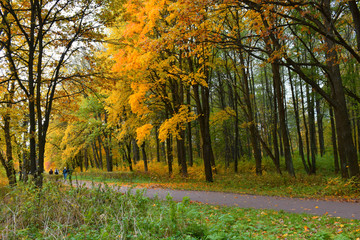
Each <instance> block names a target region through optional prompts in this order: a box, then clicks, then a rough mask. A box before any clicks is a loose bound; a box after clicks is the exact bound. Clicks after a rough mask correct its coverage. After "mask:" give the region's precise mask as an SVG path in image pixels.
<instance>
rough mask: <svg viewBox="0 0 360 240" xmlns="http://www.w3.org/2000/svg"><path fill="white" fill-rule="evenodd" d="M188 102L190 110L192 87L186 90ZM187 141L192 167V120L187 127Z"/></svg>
mask: <svg viewBox="0 0 360 240" xmlns="http://www.w3.org/2000/svg"><path fill="white" fill-rule="evenodd" d="M186 103H187V105H188V106H189V110H190V106H191V105H190V104H191V94H190V88H188V89H187V90H186ZM186 130H187V131H186V132H187V142H188V147H189V166H190V167H192V166H193V164H194V156H193V146H192V131H191V122H188V124H187V128H186Z"/></svg>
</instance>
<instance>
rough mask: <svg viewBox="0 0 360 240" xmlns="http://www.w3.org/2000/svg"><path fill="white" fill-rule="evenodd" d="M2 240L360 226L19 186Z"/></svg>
mask: <svg viewBox="0 0 360 240" xmlns="http://www.w3.org/2000/svg"><path fill="white" fill-rule="evenodd" d="M0 209H1V211H0V238H1V239H209V240H210V239H357V238H358V237H359V236H360V227H359V226H360V221H358V220H348V219H340V218H332V217H328V216H321V217H317V216H311V215H306V214H290V213H285V212H282V211H280V212H276V211H268V210H254V209H240V208H230V207H216V206H207V205H201V204H197V203H192V202H191V201H190V199H189V198H184V199H183V201H182V202H174V201H172V199H171V198H170V197H168V198H167V200H166V201H160V200H158V199H154V200H151V199H149V198H146V197H144V196H143V195H142V193H141V192H139V191H138V192H137V194H136V195H131V194H120V193H117V192H114V191H113V190H112V189H110V188H105V189H99V188H94V189H90V190H89V189H86V188H71V187H64V186H61V185H60V184H59V182H47V183H45V185H44V187H43V188H42V189H41V190H39V189H36V188H35V187H34V186H33V185H32V184H25V185H24V184H19V186H17V187H15V188H13V189H10V190H7V193H6V195H3V197H2V201H1V202H0Z"/></svg>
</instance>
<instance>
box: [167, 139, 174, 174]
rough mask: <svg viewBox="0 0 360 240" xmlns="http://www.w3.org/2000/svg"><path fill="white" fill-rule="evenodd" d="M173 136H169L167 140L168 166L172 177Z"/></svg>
mask: <svg viewBox="0 0 360 240" xmlns="http://www.w3.org/2000/svg"><path fill="white" fill-rule="evenodd" d="M171 138H172V136H171V135H169V136H168V137H167V138H166V156H167V164H168V170H169V176H171V175H172V172H173V168H172V163H173V149H172V141H171Z"/></svg>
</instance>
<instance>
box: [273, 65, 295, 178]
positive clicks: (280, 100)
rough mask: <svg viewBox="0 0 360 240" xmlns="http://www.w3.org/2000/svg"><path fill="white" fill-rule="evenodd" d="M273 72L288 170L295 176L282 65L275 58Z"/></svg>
mask: <svg viewBox="0 0 360 240" xmlns="http://www.w3.org/2000/svg"><path fill="white" fill-rule="evenodd" d="M271 66H272V73H273V81H274V90H275V93H276V97H277V103H278V110H279V119H280V130H281V133H282V140H283V145H284V155H285V164H286V170H287V171H288V172H289V174H290V175H292V176H295V171H294V166H293V162H292V156H291V149H290V141H289V137H288V136H289V135H288V132H287V126H286V118H285V115H286V114H285V107H284V104H285V103H284V95H283V92H282V90H281V86H282V84H281V77H280V65H279V64H278V60H275V62H273V63H272V64H271Z"/></svg>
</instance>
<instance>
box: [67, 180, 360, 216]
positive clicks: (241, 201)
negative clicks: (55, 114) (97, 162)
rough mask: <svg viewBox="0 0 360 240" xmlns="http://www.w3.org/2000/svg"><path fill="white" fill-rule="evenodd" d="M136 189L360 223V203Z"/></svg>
mask: <svg viewBox="0 0 360 240" xmlns="http://www.w3.org/2000/svg"><path fill="white" fill-rule="evenodd" d="M72 183H73V184H74V185H75V186H85V187H91V186H92V182H91V181H73V182H72ZM94 184H95V186H97V187H102V186H103V185H104V184H103V183H94ZM109 186H110V185H109ZM111 186H112V187H113V188H114V189H115V190H116V191H119V192H122V193H126V192H128V191H129V189H130V187H128V186H121V185H116V184H114V185H111ZM137 189H140V190H145V191H144V195H145V196H147V197H149V198H154V197H155V196H157V197H158V198H159V199H166V196H167V195H170V196H171V197H172V198H173V200H174V201H182V199H183V198H184V197H186V196H187V197H189V198H190V200H191V201H196V202H200V203H204V204H210V205H219V206H233V207H240V208H255V209H272V210H277V211H280V210H284V211H286V212H292V213H307V214H312V215H317V216H321V215H325V214H326V215H329V216H332V217H341V218H348V219H359V220H360V203H352V202H336V201H324V200H313V199H301V198H286V197H270V196H260V195H249V194H237V193H224V192H208V191H187V190H172V189H163V188H147V189H144V188H134V189H132V191H133V192H135V191H136V190H137Z"/></svg>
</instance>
